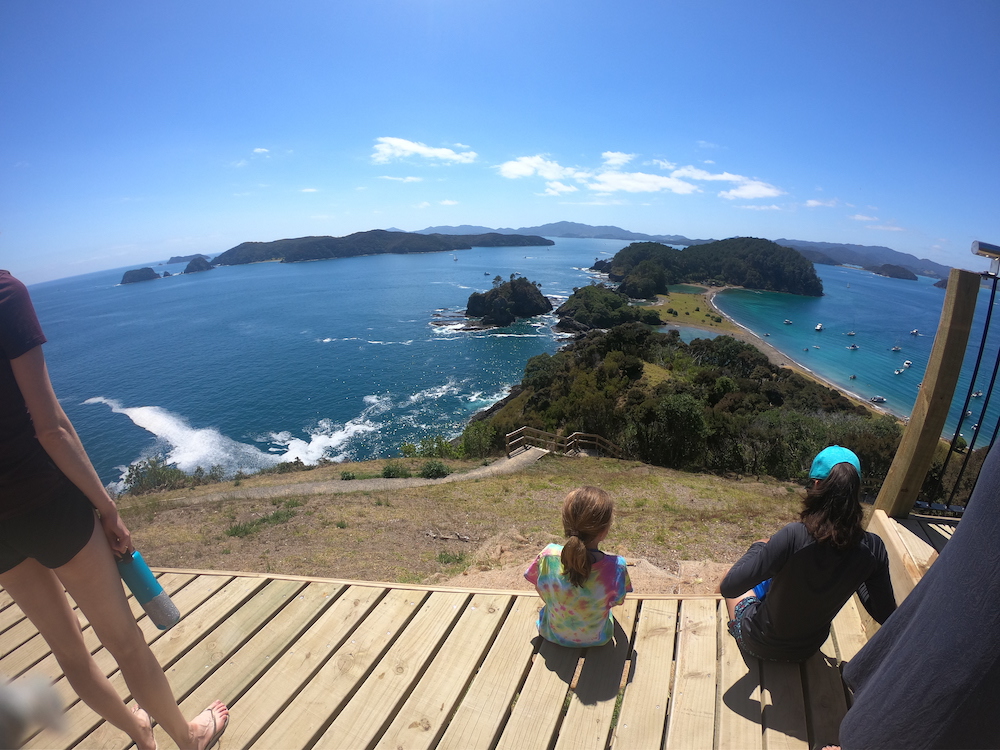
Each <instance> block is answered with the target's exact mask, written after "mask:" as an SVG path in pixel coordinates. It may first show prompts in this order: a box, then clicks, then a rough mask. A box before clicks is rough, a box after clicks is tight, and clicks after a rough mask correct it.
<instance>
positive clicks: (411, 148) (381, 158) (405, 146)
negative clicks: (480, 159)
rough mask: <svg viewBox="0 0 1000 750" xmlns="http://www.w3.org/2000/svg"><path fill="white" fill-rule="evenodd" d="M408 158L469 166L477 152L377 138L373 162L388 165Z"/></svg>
mask: <svg viewBox="0 0 1000 750" xmlns="http://www.w3.org/2000/svg"><path fill="white" fill-rule="evenodd" d="M408 156H422V157H424V158H425V159H440V160H441V161H446V162H455V163H457V164H469V163H470V162H474V161H475V160H476V156H478V154H476V152H475V151H462V152H457V151H454V150H452V149H450V148H443V147H442V148H434V147H433V146H428V145H426V144H424V143H417V142H416V141H408V140H406V139H405V138H376V139H375V153H373V154H372V161H373V162H375V163H376V164H387V163H388V162H390V161H392V160H393V159H404V158H406V157H408Z"/></svg>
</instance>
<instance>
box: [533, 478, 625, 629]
mask: <svg viewBox="0 0 1000 750" xmlns="http://www.w3.org/2000/svg"><path fill="white" fill-rule="evenodd" d="M613 513H614V506H613V504H612V502H611V498H610V497H609V496H608V493H607V492H605V491H604V490H602V489H598V488H597V487H581V488H579V489H576V490H573V491H572V492H570V493H569V494H568V495H567V496H566V499H565V500H564V501H563V507H562V521H563V530H564V531H565V532H566V544H564V545H561V544H550V545H548V546H547V547H546V548H545V549H543V550H542V551H541V552H540V553H539V554H538V557H536V558H535V561H534V562H533V563H531V567H530V568H528V570H527V572H525V574H524V577H525V578H526V579H528V580H529V581H531V582H532V583H533V584H535V589H536V590H537V591H538V595H539V596H541V597H542V600H543V601H544V602H545V606H544V607H542V610H541V612H539V614H538V632H539V634H540V635H541V636H542V637H543V638H545V639H546V640H548V641H552V642H553V643H558V644H560V645H562V646H569V647H571V648H579V647H582V646H601V645H603V644H605V643H607V642H608V641H610V640H611V637H612V636H613V635H614V619H613V618H612V617H611V608H612V607H615V606H617V605H619V604H621V603H622V602H623V601H625V594H626V593H628V592H630V591H631V590H632V582H631V581H630V580H629V577H628V570H627V569H626V567H625V558H623V557H619V556H618V555H608V554H605V553H604V552H601V550H600V549H598V545H600V543H601V542H602V541H604V539H605V537H607V535H608V531H610V530H611V520H612V515H613Z"/></svg>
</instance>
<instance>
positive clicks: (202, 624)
mask: <svg viewBox="0 0 1000 750" xmlns="http://www.w3.org/2000/svg"><path fill="white" fill-rule="evenodd" d="M267 583H268V581H267V580H266V579H254V578H246V579H235V580H233V581H230V582H229V584H228V585H227V586H225V587H223V588H222V589H221V590H220V591H219V592H218V593H216V594H215V595H214V596H213V597H212V598H211V599H210V600H208V601H207V602H205V603H204V604H203V605H202V606H200V607H198V609H196V610H194V611H193V612H191V613H190V614H189V615H188V616H186V617H184V618H182V619H181V621H180V622H179V623H177V625H174V627H172V628H171V629H170V630H167V631H157V633H160V635H159V637H158V638H157V639H156V640H155V641H154V642H153V643H152V644H151V646H150V648H151V649H152V651H153V656H155V657H156V660H157V662H158V663H159V664H160V665H161V666H162V667H163V668H164V671H166V670H167V669H169V667H170V665H171V664H172V663H173V662H174V661H175V660H176V659H177V658H178V657H180V656H181V655H183V654H184V653H186V652H187V651H188V649H190V648H191V647H192V646H194V644H196V643H198V642H199V641H200V640H201V639H202V638H203V637H205V636H206V635H208V634H209V633H211V631H212V630H214V629H215V627H216V626H217V625H218V624H219V623H220V622H224V621H225V620H226V618H227V617H228V616H229V615H230V614H231V613H232V612H233V611H234V610H235V609H238V608H239V605H240V604H242V603H243V601H244V600H246V599H247V598H249V597H250V596H252V595H253V594H255V593H256V592H257V591H258V590H260V589H261V588H263V587H264V586H266V585H267ZM151 627H154V629H155V626H151ZM101 653H104V654H106V653H107V650H106V649H102V650H101V651H100V652H98V654H101ZM96 658H97V654H95V659H96ZM107 658H109V659H110V658H111V657H110V655H108V657H107ZM111 663H114V661H113V660H112V662H111ZM109 677H110V679H111V684H112V685H113V686H114V687H115V689H116V690H117V691H118V693H119V695H122V696H123V697H128V696H129V695H130V693H129V691H128V688H127V686H126V685H125V681H124V680H123V679H122V677H121V672H120V671H118V670H114V671H113V672H112V673H111V674H110V675H109ZM63 682H65V681H63ZM65 721H66V733H65V735H63V737H65V736H73V737H76V738H77V739H79V737H80V736H82V735H83V734H86V733H89V732H90V731H92V730H93V729H94V728H95V727H96V726H97V725H98V724H100V723H101V721H102V719H101V718H100V717H99V716H98V715H97V714H95V713H94V712H93V711H91V710H90V708H89V707H88V706H87V705H85V704H84V703H83V702H82V701H78V702H77V703H75V704H74V705H73V707H72V708H71V709H70V710H69V711H67V712H66V716H65ZM74 741H77V740H74ZM59 744H61V742H59V741H58V740H57V739H55V738H54V737H52V736H50V733H49V732H47V731H46V732H41V733H39V734H37V735H35V736H34V737H33V738H31V740H29V741H28V743H27V744H25V747H26V748H47V747H51V746H53V745H59Z"/></svg>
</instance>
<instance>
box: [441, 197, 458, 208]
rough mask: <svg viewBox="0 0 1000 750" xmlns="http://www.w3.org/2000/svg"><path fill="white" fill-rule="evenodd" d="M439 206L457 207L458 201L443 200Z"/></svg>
mask: <svg viewBox="0 0 1000 750" xmlns="http://www.w3.org/2000/svg"><path fill="white" fill-rule="evenodd" d="M441 205H442V206H457V205H458V201H453V200H448V199H447V198H446V199H445V200H443V201H441Z"/></svg>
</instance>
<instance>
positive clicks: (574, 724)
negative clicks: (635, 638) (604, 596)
mask: <svg viewBox="0 0 1000 750" xmlns="http://www.w3.org/2000/svg"><path fill="white" fill-rule="evenodd" d="M637 608H638V602H637V601H636V600H635V599H634V598H632V599H626V600H625V602H624V603H623V604H622V605H621V606H618V607H615V608H614V610H613V612H614V616H615V621H616V627H615V634H614V637H613V638H612V641H611V643H606V644H605V645H603V646H598V647H596V648H588V649H587V653H586V655H585V657H584V660H583V669H582V670H581V671H580V677H579V678H578V679H577V682H576V687H575V688H574V689H573V697H572V698H571V699H570V703H569V710H568V711H567V712H566V718H565V720H564V721H563V723H562V726H561V728H560V730H559V739H558V741H557V742H556V750H575V749H576V748H581V749H585V748H592V750H604V748H605V747H607V744H608V736H609V734H610V732H611V719H612V717H613V716H614V711H615V704H616V703H617V701H618V691H619V688H620V687H621V685H622V677H623V675H624V674H625V668H626V667H627V666H628V663H629V660H630V658H631V655H632V632H633V630H635V616H636V610H637Z"/></svg>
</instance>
